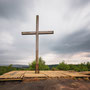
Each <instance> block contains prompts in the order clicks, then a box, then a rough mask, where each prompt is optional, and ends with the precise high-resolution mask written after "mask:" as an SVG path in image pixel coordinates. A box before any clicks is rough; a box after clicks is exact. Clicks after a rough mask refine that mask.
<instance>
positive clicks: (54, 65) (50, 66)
mask: <svg viewBox="0 0 90 90" xmlns="http://www.w3.org/2000/svg"><path fill="white" fill-rule="evenodd" d="M48 66H49V68H50V69H51V68H52V67H56V66H58V64H53V65H48Z"/></svg>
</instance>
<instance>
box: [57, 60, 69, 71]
mask: <svg viewBox="0 0 90 90" xmlns="http://www.w3.org/2000/svg"><path fill="white" fill-rule="evenodd" d="M57 68H58V69H59V70H69V69H70V66H69V65H68V64H65V63H64V62H62V63H60V64H59V65H58V66H57Z"/></svg>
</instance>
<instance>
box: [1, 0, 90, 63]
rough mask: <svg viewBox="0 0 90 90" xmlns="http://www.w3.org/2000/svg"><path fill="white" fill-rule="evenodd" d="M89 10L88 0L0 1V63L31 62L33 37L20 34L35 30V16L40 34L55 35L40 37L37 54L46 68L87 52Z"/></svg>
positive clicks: (89, 26)
mask: <svg viewBox="0 0 90 90" xmlns="http://www.w3.org/2000/svg"><path fill="white" fill-rule="evenodd" d="M89 9H90V5H89V0H0V63H2V64H3V63H21V64H22V63H23V64H27V63H28V62H31V61H33V60H34V58H35V36H22V35H21V32H22V31H32V30H33V31H34V30H35V26H36V25H35V24H36V22H35V20H36V17H35V16H36V15H37V14H39V16H40V30H47V31H48V30H54V32H55V33H54V34H53V35H45V36H40V40H39V41H40V42H39V47H40V48H39V50H40V51H39V54H40V56H42V57H44V58H45V60H46V59H47V60H46V63H47V64H48V63H55V62H56V63H58V62H60V61H59V60H58V59H59V57H60V58H61V59H62V57H64V55H65V56H66V57H65V58H64V59H65V60H66V59H68V58H67V57H68V56H69V55H68V54H72V53H73V55H75V54H76V53H79V52H81V53H82V52H89V50H90V49H89V45H90V43H89V42H90V41H89V38H90V37H89V36H90V34H89V33H90V32H89V29H90V25H89V24H90V10H89ZM53 52H54V53H53ZM61 54H63V55H61ZM80 55H81V54H80ZM76 56H77V55H76ZM2 60H3V61H2ZM12 60H13V61H12ZM49 60H50V61H49ZM54 60H55V61H54ZM56 60H57V61H56Z"/></svg>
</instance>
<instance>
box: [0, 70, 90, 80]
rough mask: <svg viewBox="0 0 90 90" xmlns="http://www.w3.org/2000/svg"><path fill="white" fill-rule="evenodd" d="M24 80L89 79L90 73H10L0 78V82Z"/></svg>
mask: <svg viewBox="0 0 90 90" xmlns="http://www.w3.org/2000/svg"><path fill="white" fill-rule="evenodd" d="M26 78H90V72H89V71H87V72H74V71H73V72H71V71H40V73H39V74H35V71H11V72H8V73H5V74H3V75H1V76H0V81H4V80H23V79H26Z"/></svg>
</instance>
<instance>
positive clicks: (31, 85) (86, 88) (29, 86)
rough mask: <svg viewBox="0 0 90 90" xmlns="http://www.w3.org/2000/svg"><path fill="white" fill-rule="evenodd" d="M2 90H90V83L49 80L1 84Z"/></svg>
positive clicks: (71, 80)
mask: <svg viewBox="0 0 90 90" xmlns="http://www.w3.org/2000/svg"><path fill="white" fill-rule="evenodd" d="M0 90H90V81H86V80H82V79H81V80H73V79H48V80H41V81H32V82H29V81H28V82H0Z"/></svg>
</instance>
